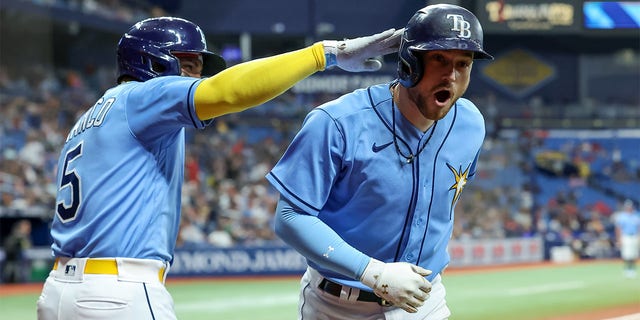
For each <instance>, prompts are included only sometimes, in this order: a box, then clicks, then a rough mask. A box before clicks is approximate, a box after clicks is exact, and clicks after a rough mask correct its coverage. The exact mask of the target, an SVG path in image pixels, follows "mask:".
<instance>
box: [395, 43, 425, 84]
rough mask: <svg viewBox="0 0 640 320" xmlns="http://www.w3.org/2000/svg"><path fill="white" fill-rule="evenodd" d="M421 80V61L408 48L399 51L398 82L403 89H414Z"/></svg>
mask: <svg viewBox="0 0 640 320" xmlns="http://www.w3.org/2000/svg"><path fill="white" fill-rule="evenodd" d="M420 79H422V61H421V60H420V58H418V57H416V56H415V55H414V53H413V52H412V51H411V50H409V49H408V48H405V49H403V48H401V49H400V59H399V60H398V80H399V82H400V84H401V85H402V86H403V87H405V88H411V87H414V86H415V85H416V84H418V82H420Z"/></svg>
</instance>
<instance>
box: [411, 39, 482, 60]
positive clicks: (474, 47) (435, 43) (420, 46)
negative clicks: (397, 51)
mask: <svg viewBox="0 0 640 320" xmlns="http://www.w3.org/2000/svg"><path fill="white" fill-rule="evenodd" d="M409 50H412V51H434V50H465V51H472V52H473V53H474V54H473V59H474V60H493V56H492V55H490V54H489V53H487V52H486V51H484V50H482V48H481V47H480V45H479V44H477V43H475V42H473V41H469V40H460V38H450V39H441V40H432V41H429V42H423V43H417V44H414V45H411V46H409Z"/></svg>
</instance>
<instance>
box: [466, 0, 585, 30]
mask: <svg viewBox="0 0 640 320" xmlns="http://www.w3.org/2000/svg"><path fill="white" fill-rule="evenodd" d="M475 13H476V15H477V16H478V19H479V20H480V22H481V23H482V27H483V29H484V32H485V33H486V34H492V33H493V34H497V33H505V34H506V33H508V34H513V33H529V34H538V33H545V34H549V33H564V34H571V33H573V34H576V33H579V32H581V31H582V1H579V0H569V1H567V0H564V1H552V0H542V1H540V0H481V1H478V2H477V7H476V12H475Z"/></svg>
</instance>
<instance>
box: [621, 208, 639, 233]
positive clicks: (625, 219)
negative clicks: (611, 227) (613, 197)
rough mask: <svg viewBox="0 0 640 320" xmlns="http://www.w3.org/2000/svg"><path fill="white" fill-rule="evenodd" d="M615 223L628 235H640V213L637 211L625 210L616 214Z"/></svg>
mask: <svg viewBox="0 0 640 320" xmlns="http://www.w3.org/2000/svg"><path fill="white" fill-rule="evenodd" d="M615 224H616V226H617V227H618V228H620V232H621V233H622V234H623V235H626V236H637V235H640V213H638V212H637V211H632V212H631V213H629V212H624V211H621V212H619V213H618V214H616V217H615Z"/></svg>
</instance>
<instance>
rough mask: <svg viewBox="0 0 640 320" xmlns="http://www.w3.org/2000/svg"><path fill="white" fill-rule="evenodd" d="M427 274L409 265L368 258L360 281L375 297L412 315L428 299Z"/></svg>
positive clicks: (423, 270)
mask: <svg viewBox="0 0 640 320" xmlns="http://www.w3.org/2000/svg"><path fill="white" fill-rule="evenodd" d="M430 274H431V271H430V270H427V269H424V268H422V267H419V266H416V265H413V264H410V263H406V262H393V263H384V262H382V261H378V260H376V259H373V258H372V259H371V260H370V261H369V264H368V265H367V268H365V270H364V272H363V273H362V277H361V278H360V281H361V282H362V283H364V284H365V285H367V286H369V287H371V288H372V289H373V292H374V293H375V294H376V295H377V296H378V297H380V298H382V299H385V300H387V301H388V302H390V303H392V304H393V305H394V306H396V307H399V308H402V309H403V310H405V311H407V312H410V313H415V312H418V308H419V307H421V306H422V305H423V304H424V301H425V300H427V299H428V298H429V292H431V283H430V282H429V281H427V279H425V278H424V277H425V276H428V275H430Z"/></svg>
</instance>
